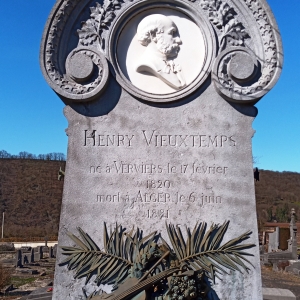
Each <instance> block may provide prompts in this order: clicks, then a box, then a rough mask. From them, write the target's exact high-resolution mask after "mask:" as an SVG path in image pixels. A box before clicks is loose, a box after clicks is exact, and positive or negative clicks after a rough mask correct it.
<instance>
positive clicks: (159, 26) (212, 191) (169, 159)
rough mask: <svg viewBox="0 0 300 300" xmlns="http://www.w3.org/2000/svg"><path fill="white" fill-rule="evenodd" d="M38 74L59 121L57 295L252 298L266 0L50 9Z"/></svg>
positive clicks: (278, 59) (272, 68)
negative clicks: (255, 146)
mask: <svg viewBox="0 0 300 300" xmlns="http://www.w3.org/2000/svg"><path fill="white" fill-rule="evenodd" d="M41 67H42V71H43V74H44V76H45V78H46V80H47V82H48V83H49V85H50V86H51V88H52V89H53V90H54V91H55V92H56V93H57V94H58V95H59V96H60V97H61V99H62V100H63V101H64V102H65V104H66V107H65V109H64V114H65V116H66V118H67V120H68V122H69V125H68V129H67V135H68V138H69V144H68V159H67V165H66V173H65V183H64V184H65V185H64V194H63V203H62V212H61V221H60V231H59V245H60V247H62V248H59V249H58V253H57V258H58V259H57V261H58V264H57V266H56V273H55V282H54V294H53V299H85V298H84V294H85V296H90V297H91V299H100V298H101V299H103V295H102V296H99V295H97V294H99V291H100V292H101V291H102V290H104V291H106V292H110V291H111V287H112V285H114V284H115V285H117V286H118V289H116V291H115V292H114V296H116V297H117V295H118V297H117V298H118V299H124V298H126V297H127V296H128V295H129V296H128V297H130V298H132V297H134V296H136V295H139V296H143V297H144V296H145V292H146V294H147V295H148V297H152V298H155V299H156V298H157V299H162V298H163V297H165V296H168V297H170V298H172V299H196V298H197V297H200V296H201V297H203V298H205V297H206V299H243V300H245V299H249V300H250V299H256V300H259V299H262V291H261V276H260V259H259V248H258V236H257V219H256V209H255V195H254V180H253V170H252V146H251V139H252V137H253V135H254V130H253V129H252V122H253V120H254V118H255V117H256V115H257V109H256V108H255V106H254V104H255V103H256V102H257V101H258V100H260V99H261V98H262V97H263V96H264V95H265V94H266V93H267V92H268V91H269V90H270V89H271V88H272V87H273V86H274V84H275V83H276V81H277V79H278V77H279V74H280V71H281V67H282V48H281V40H280V37H279V33H278V29H277V26H276V22H275V20H274V18H273V15H272V13H271V11H270V8H269V7H268V5H267V3H266V2H265V1H264V0H261V1H250V0H240V1H234V2H232V1H230V2H229V1H228V2H227V1H221V0H220V1H207V0H196V1H185V0H172V1H171V0H170V1H139V0H132V1H127V0H126V1H124V2H119V1H105V2H104V3H102V2H101V3H96V2H94V1H92V2H91V1H87V0H81V1H79V0H74V1H68V0H58V1H57V2H56V4H55V6H54V8H53V10H52V12H51V15H50V17H49V19H48V22H47V24H46V28H45V31H44V36H43V40H42V45H41ZM228 222H229V223H228ZM213 224H217V225H213ZM138 228H139V229H138ZM151 233H153V234H151ZM142 237H144V239H143V238H142ZM245 253H247V255H245ZM63 261H65V263H63ZM59 263H62V264H59ZM238 269H240V270H241V272H238V271H237V270H238ZM223 271H227V273H223ZM180 274H183V275H180ZM129 277H131V279H129ZM221 279H222V280H221ZM95 281H96V282H95ZM178 284H179V285H180V286H181V287H182V288H181V290H180V291H176V286H178ZM122 289H123V290H125V293H120V291H121V290H122ZM168 289H169V292H168V294H167V290H168ZM93 295H94V296H93Z"/></svg>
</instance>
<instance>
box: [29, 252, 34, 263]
mask: <svg viewBox="0 0 300 300" xmlns="http://www.w3.org/2000/svg"><path fill="white" fill-rule="evenodd" d="M30 263H34V248H31V250H30Z"/></svg>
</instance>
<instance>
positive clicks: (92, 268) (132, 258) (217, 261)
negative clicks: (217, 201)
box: [60, 221, 255, 300]
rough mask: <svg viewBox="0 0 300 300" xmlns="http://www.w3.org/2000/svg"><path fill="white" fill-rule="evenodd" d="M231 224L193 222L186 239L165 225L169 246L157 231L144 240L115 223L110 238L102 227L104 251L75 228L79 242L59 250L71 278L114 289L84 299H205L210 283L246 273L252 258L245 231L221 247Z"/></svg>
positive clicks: (180, 232) (75, 239)
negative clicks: (147, 296) (229, 272)
mask: <svg viewBox="0 0 300 300" xmlns="http://www.w3.org/2000/svg"><path fill="white" fill-rule="evenodd" d="M228 226H229V221H227V222H224V224H222V225H219V224H212V225H211V226H210V228H208V226H207V224H206V223H199V224H198V223H197V224H196V225H195V227H194V228H193V230H191V229H190V228H188V227H186V234H185V237H184V235H183V233H182V230H181V228H180V227H179V226H174V225H173V224H166V228H167V232H168V237H169V240H170V244H171V245H169V244H168V243H167V242H166V241H165V240H164V238H163V237H162V236H161V235H160V234H157V231H154V232H152V233H150V234H149V235H147V236H145V237H144V236H143V231H142V230H140V229H139V228H137V229H136V230H134V229H132V230H131V231H130V232H128V231H126V229H125V228H123V227H122V226H121V225H118V224H116V226H115V229H114V231H113V232H111V233H110V234H109V233H108V229H107V226H106V224H105V223H104V232H103V243H104V248H103V249H100V248H99V247H98V245H97V244H96V243H95V242H94V241H93V240H92V239H91V237H90V236H89V235H88V234H87V233H85V232H84V231H83V230H82V229H81V228H78V232H79V235H80V238H78V237H76V236H75V235H73V234H72V233H68V235H69V237H70V238H71V239H72V240H73V242H74V243H75V244H76V246H74V247H67V246H62V247H61V248H62V250H63V251H62V254H63V255H66V256H67V258H66V259H65V260H64V261H63V262H61V263H60V265H65V264H67V266H68V268H69V270H74V278H82V277H86V284H87V283H88V282H89V280H90V279H91V277H92V276H93V275H95V279H94V280H95V282H96V283H97V284H98V285H100V284H110V285H113V292H112V293H111V294H105V293H103V294H101V295H99V292H94V293H93V294H91V295H89V296H87V295H85V296H86V298H87V299H94V300H97V299H106V298H110V299H114V300H121V299H129V298H133V297H135V298H136V297H138V298H139V297H145V299H146V296H145V295H146V294H148V295H149V294H150V295H151V299H152V298H153V299H157V300H162V299H169V300H171V299H172V300H175V299H176V300H177V299H178V300H184V299H188V300H189V299H206V296H207V293H208V291H209V289H210V288H209V284H208V282H209V281H208V280H210V281H212V282H215V279H216V278H219V279H221V276H222V274H224V273H227V274H228V271H240V272H241V271H242V270H244V271H245V272H248V270H249V267H248V266H247V264H250V265H251V263H250V261H249V260H248V259H247V258H246V257H247V256H249V255H251V254H249V253H248V252H245V250H246V249H249V248H251V247H253V246H255V245H253V244H243V243H242V242H243V241H244V240H246V239H248V238H249V237H250V234H251V232H246V233H244V234H242V235H240V236H239V237H237V238H235V239H232V240H229V241H228V242H226V243H224V244H222V240H223V238H224V236H225V233H226V231H227V229H228Z"/></svg>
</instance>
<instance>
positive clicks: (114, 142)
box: [84, 130, 134, 147]
mask: <svg viewBox="0 0 300 300" xmlns="http://www.w3.org/2000/svg"><path fill="white" fill-rule="evenodd" d="M133 138H134V135H133V134H98V133H97V130H93V131H89V130H85V131H84V146H98V147H109V146H117V147H121V146H128V147H131V146H132V140H133Z"/></svg>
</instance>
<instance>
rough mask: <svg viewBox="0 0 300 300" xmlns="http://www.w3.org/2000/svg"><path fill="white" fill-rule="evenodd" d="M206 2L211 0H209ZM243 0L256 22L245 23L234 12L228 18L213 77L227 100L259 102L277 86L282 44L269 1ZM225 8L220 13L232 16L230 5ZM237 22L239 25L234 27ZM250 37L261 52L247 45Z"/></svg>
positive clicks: (281, 62)
mask: <svg viewBox="0 0 300 300" xmlns="http://www.w3.org/2000/svg"><path fill="white" fill-rule="evenodd" d="M203 2H205V3H211V1H209V0H203ZM217 2H218V1H217ZM219 2H221V1H219ZM241 2H244V3H243V4H245V5H246V7H247V11H248V12H247V13H248V14H249V15H250V13H251V15H253V17H252V18H253V19H252V22H249V23H248V24H245V27H244V26H243V25H242V24H241V23H238V21H237V20H236V19H235V17H234V14H233V15H232V16H229V19H228V21H227V22H226V21H225V24H224V25H225V26H223V29H224V30H223V32H222V35H221V36H219V47H220V48H219V54H218V56H217V58H216V60H215V62H214V65H213V70H212V81H213V83H214V85H215V88H216V90H217V92H218V93H219V94H220V95H221V96H223V97H224V98H225V99H226V100H228V101H230V102H237V103H245V104H246V103H248V104H255V103H256V102H257V101H259V100H260V99H261V98H262V97H263V96H264V95H265V94H267V93H268V92H269V91H270V90H271V89H272V88H273V86H274V85H275V84H276V82H277V80H278V78H279V75H280V73H281V69H282V64H283V53H282V45H281V38H280V34H279V30H278V28H277V25H276V21H275V19H274V17H273V15H272V12H271V10H270V8H269V7H268V4H267V3H266V2H265V1H264V0H261V1H258V0H243V1H241ZM239 5H241V4H239ZM227 6H228V5H227ZM208 9H211V8H208ZM222 9H223V11H220V12H219V13H220V14H221V15H222V13H223V16H225V15H227V16H228V11H229V9H230V8H229V6H228V8H227V9H226V7H224V6H222V5H220V6H219V10H222ZM225 20H226V19H225ZM215 22H216V21H215ZM212 23H213V22H212ZM234 24H235V26H236V28H235V29H234V30H232V25H234ZM214 25H215V24H214ZM237 25H238V26H237ZM253 27H255V29H253ZM230 31H231V32H230ZM255 31H256V32H258V35H257V36H255V34H253V35H252V34H251V33H253V32H255ZM248 33H249V34H248ZM226 39H227V41H226ZM247 39H249V40H251V43H248V44H252V45H256V48H260V49H261V51H260V53H257V52H255V50H254V48H255V47H249V45H247V43H246V42H245V41H247ZM257 46H258V47H257Z"/></svg>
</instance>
